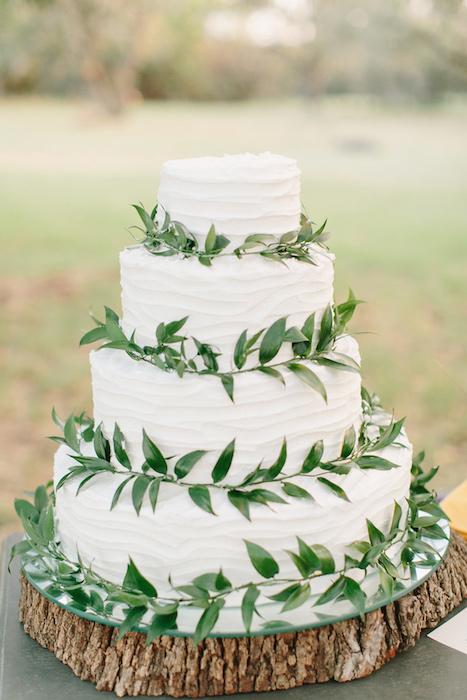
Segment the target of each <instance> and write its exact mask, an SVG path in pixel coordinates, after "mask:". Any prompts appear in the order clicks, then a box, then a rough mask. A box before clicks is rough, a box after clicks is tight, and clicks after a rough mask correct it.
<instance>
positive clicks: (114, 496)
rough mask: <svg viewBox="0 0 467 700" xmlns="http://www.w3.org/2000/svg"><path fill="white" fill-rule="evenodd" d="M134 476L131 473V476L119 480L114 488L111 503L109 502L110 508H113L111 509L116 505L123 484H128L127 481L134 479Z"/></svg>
mask: <svg viewBox="0 0 467 700" xmlns="http://www.w3.org/2000/svg"><path fill="white" fill-rule="evenodd" d="M134 478H135V477H134V476H133V475H132V476H128V477H127V478H126V479H123V481H121V482H120V484H119V485H118V486H117V488H116V489H115V493H114V495H113V498H112V503H111V504H110V510H113V509H114V508H115V506H116V505H117V503H118V500H119V498H120V496H121V495H122V492H123V489H124V488H125V486H126V485H127V484H128V482H129V481H131V480H132V479H134Z"/></svg>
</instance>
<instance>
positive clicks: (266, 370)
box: [258, 367, 285, 386]
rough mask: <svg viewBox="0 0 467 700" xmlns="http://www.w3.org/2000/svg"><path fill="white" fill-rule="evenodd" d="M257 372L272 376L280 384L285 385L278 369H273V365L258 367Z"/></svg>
mask: <svg viewBox="0 0 467 700" xmlns="http://www.w3.org/2000/svg"><path fill="white" fill-rule="evenodd" d="M258 372H262V374H267V375H268V377H273V378H274V379H278V380H279V381H280V383H281V384H282V386H285V380H284V377H283V376H282V374H281V373H280V372H279V370H278V369H274V367H258Z"/></svg>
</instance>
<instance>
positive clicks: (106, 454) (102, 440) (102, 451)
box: [94, 423, 111, 462]
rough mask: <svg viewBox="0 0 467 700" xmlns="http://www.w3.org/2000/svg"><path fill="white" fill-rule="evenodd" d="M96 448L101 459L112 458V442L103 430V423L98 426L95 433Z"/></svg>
mask: <svg viewBox="0 0 467 700" xmlns="http://www.w3.org/2000/svg"><path fill="white" fill-rule="evenodd" d="M94 450H95V452H96V455H97V456H98V457H99V459H102V460H104V461H106V462H108V461H109V460H110V454H111V452H110V443H109V441H108V440H107V438H106V437H105V436H104V433H103V432H102V423H101V424H100V425H98V426H97V428H96V431H95V433H94Z"/></svg>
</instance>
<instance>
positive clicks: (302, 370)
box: [287, 362, 328, 403]
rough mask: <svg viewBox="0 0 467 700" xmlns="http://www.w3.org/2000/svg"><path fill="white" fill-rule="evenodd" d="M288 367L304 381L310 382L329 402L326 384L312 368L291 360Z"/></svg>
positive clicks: (309, 384)
mask: <svg viewBox="0 0 467 700" xmlns="http://www.w3.org/2000/svg"><path fill="white" fill-rule="evenodd" d="M287 367H288V368H289V369H290V371H291V372H293V373H294V374H295V375H296V376H297V377H298V378H299V379H301V381H302V382H304V383H305V384H308V386H310V387H311V388H312V389H314V390H315V391H317V392H318V394H320V395H321V396H322V397H323V399H324V400H325V401H326V403H327V400H328V396H327V393H326V387H325V386H324V384H323V382H322V381H321V379H320V378H319V377H318V375H316V374H315V373H314V372H312V371H311V369H309V367H306V366H305V365H302V364H300V363H298V362H290V363H289V364H288V365H287Z"/></svg>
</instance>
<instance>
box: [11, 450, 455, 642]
mask: <svg viewBox="0 0 467 700" xmlns="http://www.w3.org/2000/svg"><path fill="white" fill-rule="evenodd" d="M422 459H423V453H421V454H420V455H418V456H417V457H416V458H415V460H414V464H413V467H412V485H411V491H410V497H409V499H408V505H409V508H408V511H407V517H406V520H405V523H404V524H401V521H402V515H403V512H402V508H401V506H400V505H399V504H398V503H397V502H396V503H395V505H394V510H393V515H392V520H391V523H390V526H389V529H388V531H387V532H386V533H383V532H382V531H381V530H379V529H378V528H377V527H376V526H375V525H374V523H372V522H371V521H369V520H368V521H367V531H368V539H366V540H360V541H357V542H353V543H351V544H349V545H348V547H347V549H348V551H349V553H348V554H346V556H345V562H344V566H343V567H341V568H337V567H336V563H335V560H334V558H333V556H332V554H331V553H330V551H329V550H328V549H327V548H326V547H324V546H323V545H319V544H308V543H306V542H305V541H304V540H302V539H300V538H297V550H296V551H292V550H290V551H288V552H287V554H288V556H289V557H290V559H291V560H292V562H293V564H294V566H295V568H296V569H297V571H298V576H297V577H296V578H289V577H281V576H280V566H279V564H278V562H277V561H276V559H275V558H274V557H273V556H272V555H271V553H270V552H268V551H267V550H266V549H264V548H263V547H261V546H260V545H258V544H256V543H254V542H250V541H245V548H246V551H247V554H248V557H249V560H250V563H251V565H252V567H253V569H254V570H255V571H256V572H257V574H259V577H260V579H259V580H256V581H250V582H248V583H244V584H240V585H237V586H234V585H232V583H231V582H230V581H229V579H228V577H227V576H226V575H225V574H224V573H223V571H222V570H219V571H215V572H205V573H202V574H200V575H199V576H197V577H196V578H194V579H193V580H192V581H191V582H190V583H189V584H186V585H178V586H174V585H173V583H172V582H170V580H169V582H170V583H171V587H172V590H173V594H171V595H164V596H159V595H158V592H157V589H156V587H155V586H154V585H153V584H152V583H151V582H150V581H148V580H147V579H146V578H145V577H144V576H143V574H142V573H141V572H140V571H139V569H138V568H137V566H136V564H135V563H134V562H133V561H132V559H131V558H130V559H129V562H128V565H127V570H126V574H125V577H124V579H123V582H122V584H121V585H117V584H113V583H110V582H109V581H106V580H105V579H103V578H102V577H100V576H98V575H97V574H96V573H94V572H93V571H92V569H91V568H90V567H87V566H85V565H84V564H83V563H82V562H81V561H80V560H79V561H78V562H73V561H71V560H70V559H68V558H67V557H66V556H65V555H64V553H63V552H62V551H61V549H60V546H59V543H58V540H57V536H56V533H55V527H54V494H53V492H52V491H51V489H50V484H49V485H48V486H47V487H45V486H39V487H38V488H37V489H36V491H35V494H34V499H33V502H32V503H31V502H29V501H27V500H24V499H17V500H16V501H15V508H16V512H17V513H18V515H19V517H20V518H21V521H22V523H23V527H24V530H25V534H26V539H24V540H23V541H21V542H19V543H17V544H15V545H14V546H13V548H12V552H11V557H12V558H13V557H14V556H16V555H20V556H21V557H22V561H23V566H24V565H25V564H26V565H27V564H28V563H30V564H32V565H33V567H34V571H35V575H39V576H40V577H42V579H47V580H48V581H49V582H50V583H49V584H48V586H47V588H46V589H45V590H46V591H47V592H48V593H49V594H51V595H54V596H59V595H62V594H66V595H67V596H68V597H69V598H70V599H71V601H72V604H73V606H74V608H75V609H78V610H92V611H93V612H95V613H97V614H99V615H101V616H104V617H106V618H107V619H108V620H109V621H112V622H113V623H114V624H119V627H120V630H119V636H120V637H121V636H123V635H124V634H125V633H126V632H128V631H130V630H134V629H138V628H139V626H140V624H141V623H142V622H143V618H144V622H143V624H144V625H145V631H146V634H147V643H148V644H149V643H151V642H152V640H153V639H154V638H156V637H158V636H160V635H162V634H166V633H170V632H173V631H175V630H176V629H177V616H178V613H179V610H180V609H182V608H184V607H190V608H198V609H200V615H199V618H198V621H197V624H196V629H195V631H194V634H193V639H194V642H195V643H198V642H200V641H201V640H203V639H204V638H206V637H207V636H208V635H209V634H210V633H211V631H212V630H213V628H214V626H215V624H216V622H217V620H218V618H219V614H220V611H221V610H222V608H223V606H224V605H225V604H226V601H227V599H228V597H229V596H230V595H231V594H233V593H237V594H238V593H241V594H242V602H241V613H242V619H243V624H244V627H245V633H246V634H248V633H250V630H251V626H252V622H253V619H254V617H255V616H261V617H262V611H261V610H260V609H258V599H259V598H260V596H261V595H263V596H266V597H267V598H268V599H270V600H272V601H275V602H277V603H281V613H284V612H287V611H290V610H293V609H295V608H298V607H300V606H303V605H304V604H306V603H309V604H312V605H313V606H320V605H323V604H325V603H328V602H331V601H334V600H347V601H349V602H350V603H351V604H352V606H353V607H354V609H355V612H356V613H357V614H360V615H362V614H363V613H364V611H365V607H366V604H367V595H366V593H365V591H364V589H363V587H362V583H363V581H364V579H365V577H366V576H367V575H368V573H369V571H374V570H376V571H377V572H378V575H379V581H380V589H381V591H382V592H383V593H384V594H385V595H387V596H389V597H391V596H392V595H393V593H394V592H395V591H396V590H397V587H398V586H400V584H401V578H402V576H403V574H402V572H401V571H400V568H399V567H401V568H402V570H404V571H407V570H408V571H409V572H412V571H413V569H414V567H415V566H417V567H418V566H425V567H432V566H434V565H435V564H436V563H437V562H438V561H439V554H438V553H437V552H436V550H435V549H434V548H433V547H432V546H431V545H430V544H429V543H428V542H427V541H426V539H427V538H429V539H432V540H433V539H446V537H447V536H446V533H445V531H444V530H443V528H442V527H441V526H440V525H439V521H440V520H442V519H444V518H445V517H446V516H445V514H444V513H443V511H442V510H441V508H440V507H439V505H438V504H437V503H436V499H435V494H434V493H433V492H431V491H430V490H429V489H428V488H427V483H428V482H429V480H430V479H431V478H432V476H433V475H434V470H431V471H430V472H428V473H424V472H423V470H422V467H421V461H422ZM396 544H400V547H401V551H400V563H395V562H394V561H393V560H392V559H391V558H390V557H389V555H388V550H389V548H390V547H393V546H394V545H396ZM351 570H353V571H356V570H359V571H360V572H363V581H361V582H360V583H359V582H358V581H357V580H355V578H354V577H353V576H351V575H349V572H350V571H351ZM330 574H332V575H333V581H332V583H331V584H330V585H329V586H328V587H327V588H326V590H325V591H324V592H323V593H321V595H319V596H318V597H317V598H316V599H313V600H312V595H313V593H312V583H313V580H314V579H315V578H317V577H320V576H327V575H330ZM278 589H279V590H278ZM116 605H120V606H122V607H123V610H124V619H123V621H121V622H120V621H119V619H118V618H116V617H115V615H114V609H115V606H116ZM279 624H280V626H284V624H285V623H284V622H283V621H282V620H281V621H280V622H279V621H275V620H269V621H267V622H265V623H264V624H263V625H262V630H263V631H274V629H275V628H277V626H278V625H279Z"/></svg>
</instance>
